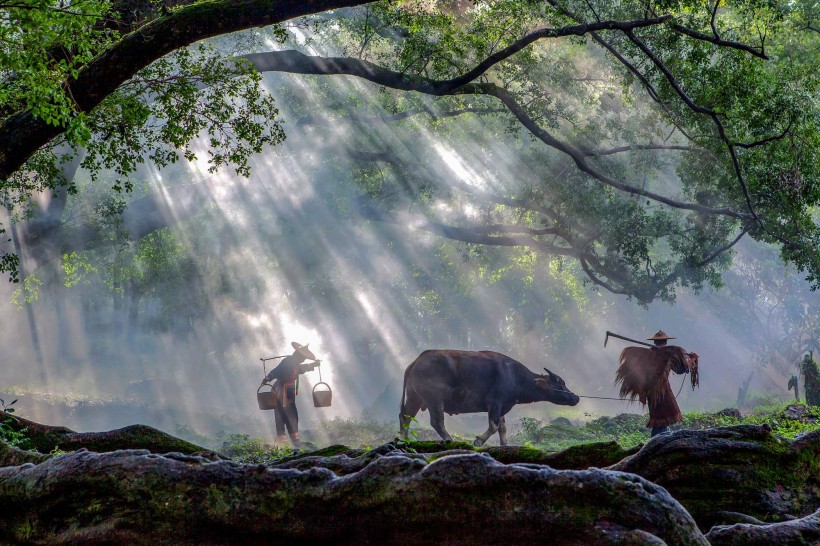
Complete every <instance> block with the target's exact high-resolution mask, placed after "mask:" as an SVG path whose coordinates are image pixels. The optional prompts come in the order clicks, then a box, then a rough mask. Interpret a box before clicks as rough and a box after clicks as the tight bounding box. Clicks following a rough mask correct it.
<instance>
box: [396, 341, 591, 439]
mask: <svg viewBox="0 0 820 546" xmlns="http://www.w3.org/2000/svg"><path fill="white" fill-rule="evenodd" d="M544 370H546V372H547V375H538V374H535V373H533V372H531V371H530V370H528V369H527V367H526V366H524V365H523V364H521V363H520V362H518V361H517V360H513V359H512V358H510V357H508V356H506V355H503V354H501V353H495V352H492V351H451V350H429V351H424V352H423V353H421V354H420V355H419V356H418V358H416V360H414V361H413V363H412V364H410V365H409V366H408V367H407V369H406V370H405V371H404V386H403V387H402V394H401V409H400V412H399V432H400V433H401V435H402V437H403V438H407V432H408V427H409V425H410V420H411V419H413V417H415V416H416V414H417V413H418V412H419V410H425V409H429V410H430V424H431V425H432V427H433V428H434V429H435V431H436V432H438V434H439V436H441V437H442V439H444V440H447V441H449V440H451V438H450V435H449V434H448V433H447V430H446V429H445V428H444V413H445V412H446V413H447V414H448V415H454V414H459V413H477V412H484V411H486V412H487V413H488V417H489V422H490V426H489V428H488V429H487V432H485V433H484V434H482V435H481V436H478V437H477V438H476V439H475V442H473V443H474V444H475V445H476V446H480V445H482V444H484V442H486V441H487V439H488V438H489V437H490V436H492V435H493V434H495V433H496V431H498V436H499V439H500V440H501V445H507V425H506V423H505V422H504V415H506V414H507V412H509V411H510V410H511V409H512V407H513V406H514V405H516V404H529V403H531V402H540V401H547V402H552V403H554V404H560V405H562V406H574V405H575V404H577V403H578V397H577V396H576V395H575V394H573V393H572V392H570V390H569V389H568V388H567V386H566V385H565V384H564V380H563V379H561V378H560V377H558V376H557V375H555V374H554V373H552V372H551V371H549V370H547V369H546V368H544Z"/></svg>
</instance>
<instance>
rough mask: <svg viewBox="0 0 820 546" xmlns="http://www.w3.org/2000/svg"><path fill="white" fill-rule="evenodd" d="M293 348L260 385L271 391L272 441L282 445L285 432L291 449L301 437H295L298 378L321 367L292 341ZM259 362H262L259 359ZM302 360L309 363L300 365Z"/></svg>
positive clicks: (303, 347)
mask: <svg viewBox="0 0 820 546" xmlns="http://www.w3.org/2000/svg"><path fill="white" fill-rule="evenodd" d="M291 345H292V346H293V348H294V349H295V351H294V352H293V354H292V355H290V356H287V357H285V358H284V359H283V360H282V362H280V363H279V365H278V366H276V367H275V368H274V369H272V370H271V371H270V372H269V373H268V374H267V375H266V376H265V378H264V379H263V380H262V384H261V385H260V387H261V386H262V385H265V384H269V383H270V381H272V380H274V379H275V380H276V381H275V383H273V385H272V391H271V392H273V393H275V394H274V396H275V399H276V402H275V405H274V408H273V415H274V419H275V421H276V441H277V442H280V443H284V442H286V441H287V440H288V437H287V436H286V435H285V429H287V431H288V434H289V435H290V440H291V442H293V446H294V447H299V442H300V441H301V435H300V434H299V412H298V411H297V410H296V396H297V395H298V394H299V375H300V374H303V373H306V372H309V371H312V370H314V369H315V368H316V367H317V366H319V365H320V364H321V362H322V361H321V360H317V359H316V356H315V355H314V354H313V353H312V352H311V351H310V349H308V346H307V345H300V344H298V343H296V342H292V343H291ZM262 360H263V361H264V360H265V359H262ZM305 360H312V361H313V362H308V363H307V364H302V363H303V362H304V361H305Z"/></svg>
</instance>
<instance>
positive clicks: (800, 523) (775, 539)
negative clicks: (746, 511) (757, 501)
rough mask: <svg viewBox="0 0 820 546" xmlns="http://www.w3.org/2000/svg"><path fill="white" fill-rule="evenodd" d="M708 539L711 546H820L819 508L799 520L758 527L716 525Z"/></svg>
mask: <svg viewBox="0 0 820 546" xmlns="http://www.w3.org/2000/svg"><path fill="white" fill-rule="evenodd" d="M706 538H707V539H708V540H709V543H710V544H711V545H712V546H770V545H772V544H777V545H778V546H792V545H793V546H798V545H805V544H820V509H818V510H817V511H816V512H814V513H813V514H811V515H809V516H806V517H804V518H800V519H794V520H791V521H784V522H780V523H769V524H765V525H755V524H749V523H737V524H735V525H717V526H715V527H712V529H711V530H709V533H707V534H706Z"/></svg>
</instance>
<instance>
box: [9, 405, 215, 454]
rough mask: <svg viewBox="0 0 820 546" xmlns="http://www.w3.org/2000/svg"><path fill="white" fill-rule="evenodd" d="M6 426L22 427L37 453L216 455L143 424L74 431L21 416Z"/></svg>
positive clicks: (14, 417)
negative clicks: (134, 451)
mask: <svg viewBox="0 0 820 546" xmlns="http://www.w3.org/2000/svg"><path fill="white" fill-rule="evenodd" d="M10 426H11V427H12V428H13V429H14V430H17V431H20V430H25V435H26V437H27V438H28V439H29V440H30V441H31V443H32V445H33V446H34V448H35V449H36V450H37V451H39V452H40V453H51V452H52V451H53V450H55V449H59V450H60V451H75V450H78V449H82V448H85V449H87V450H89V451H97V452H105V451H115V450H117V449H147V450H148V451H150V452H152V453H171V452H177V453H184V454H200V455H203V456H206V457H209V458H212V459H213V458H217V457H218V456H219V455H218V454H217V453H215V452H213V451H211V450H208V449H205V448H203V447H201V446H198V445H196V444H192V443H191V442H188V441H186V440H183V439H181V438H177V437H176V436H172V435H170V434H167V433H165V432H162V431H161V430H158V429H155V428H153V427H149V426H147V425H130V426H127V427H123V428H119V429H115V430H110V431H107V432H75V431H73V430H71V429H69V428H66V427H60V426H51V425H43V424H40V423H36V422H34V421H29V420H28V419H25V418H23V417H18V416H16V415H15V416H11V422H10Z"/></svg>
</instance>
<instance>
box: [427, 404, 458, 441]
mask: <svg viewBox="0 0 820 546" xmlns="http://www.w3.org/2000/svg"><path fill="white" fill-rule="evenodd" d="M428 409H429V410H430V426H432V427H433V430H435V431H436V432H438V435H439V436H441V439H442V440H444V441H445V442H451V441H452V440H453V439H452V438H451V437H450V435H449V434H448V433H447V429H445V428H444V404H442V403H438V404H430V407H429V408H428Z"/></svg>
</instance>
